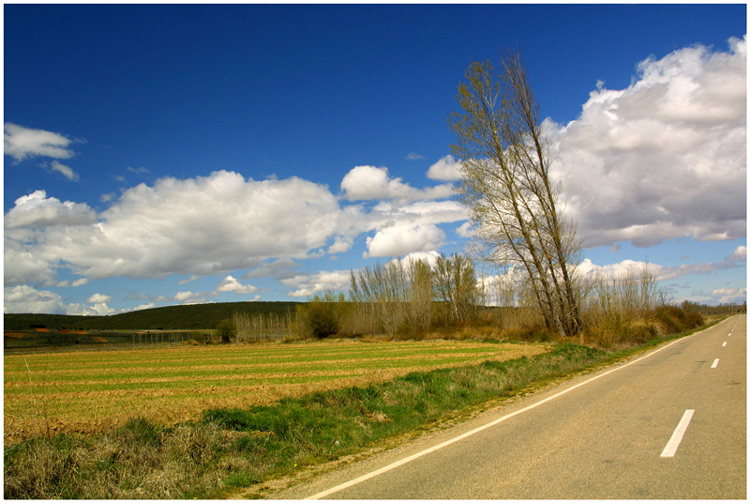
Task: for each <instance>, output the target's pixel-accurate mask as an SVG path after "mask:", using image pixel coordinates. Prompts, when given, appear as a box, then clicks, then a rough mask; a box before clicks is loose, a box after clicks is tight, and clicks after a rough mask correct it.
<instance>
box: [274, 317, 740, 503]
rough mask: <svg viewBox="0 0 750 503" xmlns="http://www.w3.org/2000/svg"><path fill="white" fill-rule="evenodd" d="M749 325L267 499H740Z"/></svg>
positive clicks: (649, 356)
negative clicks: (747, 332) (747, 329)
mask: <svg viewBox="0 0 750 503" xmlns="http://www.w3.org/2000/svg"><path fill="white" fill-rule="evenodd" d="M746 441H747V440H746V317H745V316H744V315H738V316H734V317H732V318H729V319H727V320H725V321H723V322H722V323H720V324H718V325H716V326H714V327H712V328H710V329H708V330H705V331H702V332H699V333H697V334H694V335H692V336H689V337H686V338H683V339H679V340H677V341H675V342H671V343H667V344H665V345H662V346H660V347H659V348H657V349H655V350H652V351H650V352H649V353H646V354H644V355H642V356H639V357H638V358H637V359H636V358H634V359H631V360H629V361H627V362H623V363H620V364H618V365H616V366H614V367H610V368H607V369H604V370H602V371H599V372H597V373H594V374H588V375H586V376H581V377H577V378H575V379H573V380H571V381H568V382H566V383H564V384H562V385H560V386H556V387H553V388H550V389H547V390H545V391H543V392H540V393H536V394H534V395H532V396H530V397H527V398H525V399H521V400H518V401H516V402H515V403H513V404H510V405H506V406H502V407H498V408H496V409H494V410H491V411H488V412H486V413H484V414H481V415H480V416H478V417H476V418H474V419H472V420H470V421H467V422H465V423H462V424H460V425H458V426H456V427H453V428H450V429H446V430H442V431H439V432H436V433H434V434H430V435H425V436H423V437H421V438H419V439H416V440H413V441H409V442H405V443H404V444H403V445H401V446H399V447H397V448H395V449H391V450H389V451H386V452H383V453H380V454H378V455H376V456H373V457H371V458H369V459H366V460H364V461H361V462H357V463H353V464H351V465H348V466H347V467H345V468H344V469H340V470H337V471H334V472H331V473H327V474H324V475H322V476H318V477H316V478H314V479H312V480H307V481H304V482H301V483H300V484H298V485H297V486H294V487H291V488H288V489H286V490H283V491H279V492H276V493H274V494H268V495H266V497H272V498H279V499H305V498H311V499H535V498H542V499H602V498H615V499H647V498H657V499H686V498H687V499H716V498H721V499H746V496H747V490H746Z"/></svg>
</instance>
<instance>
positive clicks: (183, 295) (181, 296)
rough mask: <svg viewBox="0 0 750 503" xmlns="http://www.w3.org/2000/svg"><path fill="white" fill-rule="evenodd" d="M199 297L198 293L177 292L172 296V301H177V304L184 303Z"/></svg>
mask: <svg viewBox="0 0 750 503" xmlns="http://www.w3.org/2000/svg"><path fill="white" fill-rule="evenodd" d="M200 295H201V294H199V293H193V292H191V291H186V292H177V293H176V294H175V296H174V300H176V301H179V302H185V301H189V300H194V299H196V298H198V297H200Z"/></svg>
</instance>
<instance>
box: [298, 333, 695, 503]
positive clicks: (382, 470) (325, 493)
mask: <svg viewBox="0 0 750 503" xmlns="http://www.w3.org/2000/svg"><path fill="white" fill-rule="evenodd" d="M699 333H700V332H699ZM693 335H695V334H693ZM689 337H692V335H689V336H688V337H683V338H681V339H677V340H675V341H672V342H670V343H669V344H667V345H666V346H662V347H660V348H659V349H657V350H656V351H654V352H652V353H648V354H647V355H644V356H641V357H640V358H638V359H636V360H633V361H632V362H629V363H626V364H625V365H622V366H620V367H616V368H614V369H611V370H608V371H607V372H604V373H602V374H599V375H596V376H594V377H592V378H591V379H588V380H586V381H584V382H581V383H578V384H576V385H575V386H571V387H570V388H567V389H564V390H562V391H560V392H558V393H556V394H554V395H552V396H548V397H547V398H545V399H544V400H540V401H538V402H536V403H534V404H531V405H529V406H528V407H524V408H523V409H519V410H517V411H515V412H511V413H510V414H507V415H505V416H503V417H501V418H498V419H495V420H494V421H492V422H490V423H487V424H485V425H483V426H480V427H479V428H475V429H473V430H471V431H468V432H466V433H464V434H462V435H459V436H457V437H454V438H452V439H450V440H446V441H445V442H443V443H442V444H438V445H436V446H433V447H430V448H429V449H425V450H423V451H420V452H418V453H416V454H412V455H411V456H408V457H406V458H403V459H400V460H398V461H395V462H393V463H391V464H390V465H387V466H384V467H383V468H380V469H378V470H375V471H373V472H370V473H366V474H364V475H362V476H360V477H357V478H356V479H352V480H350V481H348V482H344V483H343V484H339V485H337V486H335V487H332V488H330V489H327V490H325V491H322V492H319V493H318V494H314V495H312V496H308V497H307V498H305V499H306V500H318V499H323V498H325V497H326V496H328V495H330V494H333V493H337V492H339V491H343V490H344V489H346V488H349V487H352V486H355V485H357V484H359V483H360V482H364V481H365V480H369V479H371V478H373V477H377V476H378V475H381V474H383V473H385V472H389V471H391V470H393V469H394V468H398V467H399V466H402V465H405V464H407V463H410V462H412V461H414V460H415V459H418V458H421V457H422V456H426V455H427V454H430V453H433V452H435V451H438V450H440V449H442V448H443V447H447V446H449V445H451V444H455V443H456V442H459V441H461V440H463V439H465V438H468V437H470V436H472V435H474V434H476V433H479V432H480V431H484V430H486V429H488V428H492V427H493V426H496V425H498V424H500V423H502V422H503V421H506V420H508V419H510V418H512V417H515V416H518V415H520V414H523V413H524V412H528V411H530V410H531V409H535V408H537V407H539V406H540V405H542V404H545V403H547V402H551V401H552V400H554V399H556V398H559V397H561V396H563V395H565V394H566V393H569V392H571V391H573V390H574V389H578V388H580V387H581V386H585V385H586V384H589V383H590V382H593V381H596V380H597V379H600V378H602V377H604V376H606V375H609V374H611V373H612V372H617V371H618V370H622V369H624V368H625V367H629V366H630V365H633V364H635V363H638V362H639V361H641V360H644V359H646V358H649V357H651V356H653V355H655V354H656V353H658V352H659V351H663V350H665V349H667V348H668V347H669V346H671V345H672V344H677V343H678V342H681V341H684V340H685V339H688V338H689Z"/></svg>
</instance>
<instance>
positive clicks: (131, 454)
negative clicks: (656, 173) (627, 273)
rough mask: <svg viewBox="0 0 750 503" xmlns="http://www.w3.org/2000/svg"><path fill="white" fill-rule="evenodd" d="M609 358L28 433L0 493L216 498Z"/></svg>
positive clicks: (533, 362)
mask: <svg viewBox="0 0 750 503" xmlns="http://www.w3.org/2000/svg"><path fill="white" fill-rule="evenodd" d="M612 358H613V353H607V352H604V351H601V350H597V349H593V348H590V347H586V346H578V345H573V344H561V345H558V346H557V347H556V348H555V349H554V350H553V351H550V352H548V353H543V354H540V355H537V356H534V357H532V358H525V357H524V358H520V359H516V360H509V361H502V362H499V361H486V362H483V363H481V364H479V365H470V366H464V367H456V368H449V369H439V370H433V371H430V372H415V373H411V374H408V375H406V376H404V377H400V378H397V379H394V380H391V381H386V382H382V383H374V384H370V385H368V386H365V387H355V388H347V389H338V390H332V391H326V392H318V393H312V394H309V395H306V396H303V397H300V398H287V399H283V400H281V401H280V402H279V403H278V404H275V405H270V406H255V407H250V408H248V409H213V410H208V411H206V412H205V413H204V415H203V417H202V419H201V420H199V421H193V422H188V423H184V424H179V425H176V426H172V427H161V426H157V425H155V424H153V423H151V422H149V421H146V420H144V419H132V420H130V421H129V422H128V423H127V424H126V425H125V426H123V427H121V428H119V429H117V430H113V431H111V432H108V433H105V434H101V435H96V436H91V435H89V436H86V435H79V434H67V435H65V434H63V435H56V436H51V437H50V438H35V439H31V440H27V441H24V442H21V443H19V444H16V445H14V446H11V447H8V448H6V450H5V497H6V498H35V499H48V498H96V499H103V498H192V497H203V498H205V497H218V496H221V495H223V494H226V491H231V490H232V489H233V488H238V487H246V486H248V485H252V484H255V483H259V482H262V481H263V480H268V479H270V478H273V477H277V476H280V475H283V474H288V473H291V472H293V471H294V470H296V469H297V468H298V467H301V466H304V465H309V464H313V463H317V462H321V461H328V460H333V459H336V458H338V457H340V456H344V455H347V454H351V453H354V452H356V451H358V450H360V449H362V448H364V447H366V446H368V445H372V443H373V442H375V441H377V440H381V439H384V438H386V437H390V436H393V435H396V434H399V433H404V432H407V431H411V430H414V429H416V428H421V427H424V426H426V425H429V424H431V423H433V422H434V421H436V420H439V419H440V418H442V417H444V416H445V415H446V414H449V413H450V412H452V411H455V410H459V409H462V408H465V407H468V406H472V405H477V404H479V403H482V402H485V401H487V400H491V399H496V398H498V397H509V396H512V395H513V394H514V393H518V392H519V391H521V390H522V389H524V388H526V387H528V386H529V385H532V384H534V383H539V382H541V381H548V380H551V379H555V378H558V377H561V376H564V375H566V374H569V373H571V372H576V371H579V370H582V369H585V368H589V367H591V366H592V365H595V364H599V363H602V362H605V361H610V360H611V359H612Z"/></svg>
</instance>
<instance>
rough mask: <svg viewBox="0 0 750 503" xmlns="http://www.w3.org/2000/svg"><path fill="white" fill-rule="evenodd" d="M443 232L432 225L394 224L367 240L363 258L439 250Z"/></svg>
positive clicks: (443, 237) (441, 244)
mask: <svg viewBox="0 0 750 503" xmlns="http://www.w3.org/2000/svg"><path fill="white" fill-rule="evenodd" d="M444 240H445V232H443V231H442V230H441V229H440V228H439V227H438V226H436V225H434V224H417V225H409V224H408V223H406V224H404V223H396V224H393V225H390V226H387V227H383V228H381V229H379V230H378V231H377V232H376V233H375V235H374V236H371V237H368V238H367V252H365V254H364V255H365V257H394V256H402V255H407V254H409V253H413V252H420V251H430V250H438V249H440V248H441V247H442V246H443V244H444Z"/></svg>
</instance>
